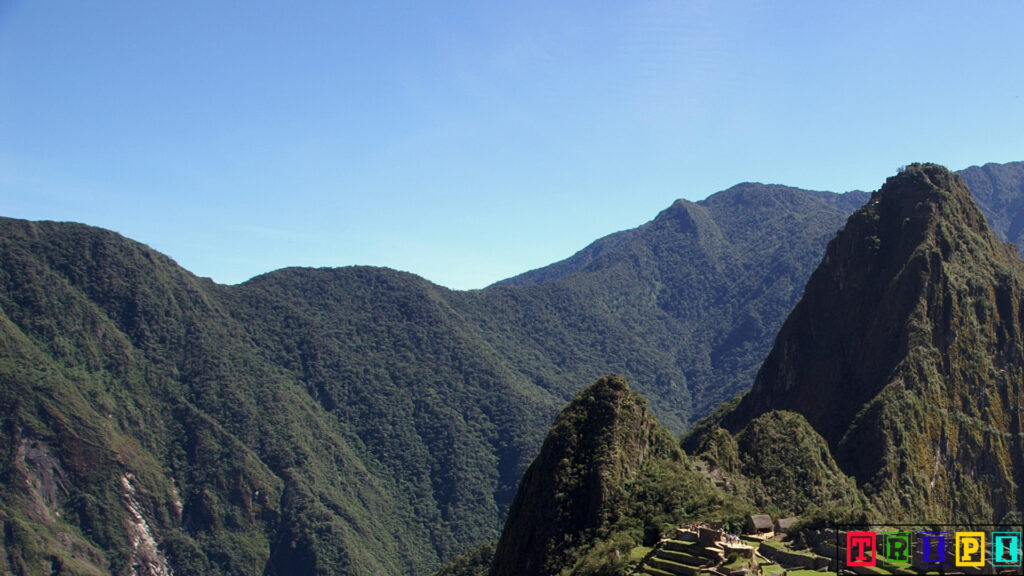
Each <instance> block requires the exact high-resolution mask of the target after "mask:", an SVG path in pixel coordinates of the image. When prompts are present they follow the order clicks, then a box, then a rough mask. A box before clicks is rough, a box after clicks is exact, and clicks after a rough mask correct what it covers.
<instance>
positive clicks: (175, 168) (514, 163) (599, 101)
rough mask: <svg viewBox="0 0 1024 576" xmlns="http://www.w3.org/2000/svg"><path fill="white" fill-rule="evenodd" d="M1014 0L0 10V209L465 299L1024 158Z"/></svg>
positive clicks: (240, 274)
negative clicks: (797, 205) (399, 281)
mask: <svg viewBox="0 0 1024 576" xmlns="http://www.w3.org/2000/svg"><path fill="white" fill-rule="evenodd" d="M1022 22H1024V2H1021V1H1019V0H1013V1H1010V2H998V1H993V2H935V1H928V2H913V1H906V2H904V1H900V2H891V1H888V2H868V1H856V2H822V1H820V0H815V1H808V2H786V1H766V2H753V1H751V2H740V1H727V0H715V1H708V2H701V1H673V2H667V1H666V2H630V1H610V2H593V1H588V2H551V1H543V2H515V3H511V2H510V3H499V2H490V1H487V2H448V1H431V2H424V1H420V0H417V1H414V2H397V1H394V2H392V1H383V2H382V1H367V2H341V1H331V2H328V1H323V2H302V1H292V2H283V1H274V2H271V1H264V0H247V1H245V2H242V1H234V0H213V1H211V0H201V1H191V0H185V1H183V0H175V1H173V2H171V1H138V0H130V1H129V0H125V1H113V0H111V1H102V0H101V1H96V2H82V1H79V0H66V1H60V0H46V1H38V0H31V1H30V0H24V1H19V0H0V215H3V216H10V217H16V218H28V219H33V220H38V219H47V220H71V221H77V222H85V223H87V224H92V225H96V226H102V227H105V228H110V229H113V230H116V231H118V232H120V233H122V234H124V235H126V236H128V237H131V238H133V239H135V240H138V241H140V242H143V243H146V244H148V245H150V246H152V247H153V248H155V249H157V250H160V251H161V252H164V253H166V254H168V255H169V256H171V257H172V258H174V259H175V260H176V261H177V262H178V263H179V264H181V265H182V266H184V267H186V268H188V269H189V270H191V271H192V272H194V273H196V274H198V275H200V276H209V277H212V278H213V279H214V280H216V281H218V282H222V283H237V282H241V281H244V280H246V279H247V278H249V277H251V276H254V275H257V274H260V273H263V272H267V271H270V270H273V269H276V268H280V267H284V266H291V265H301V266H344V265H349V264H373V265H380V266H389V267H392V268H397V269H401V270H408V271H411V272H415V273H417V274H419V275H421V276H424V277H426V278H428V279H429V280H432V281H434V282H437V283H439V284H442V285H445V286H449V287H453V288H479V287H483V286H485V285H487V284H489V283H491V282H494V281H496V280H499V279H501V278H504V277H507V276H511V275H514V274H516V273H518V272H522V271H525V270H528V269H531V268H536V267H539V266H543V265H545V264H549V263H551V262H554V261H557V260H560V259H562V258H565V257H567V256H570V255H571V254H572V253H574V252H575V251H576V250H578V249H580V248H582V247H584V246H585V245H586V244H588V243H589V242H591V241H593V240H595V239H597V238H599V237H601V236H604V235H606V234H609V233H612V232H615V231H617V230H622V229H627V228H632V227H635V226H638V225H640V224H642V223H644V222H645V221H648V220H650V219H651V218H653V217H654V216H655V215H656V214H657V212H658V211H659V210H661V209H664V208H665V207H667V206H668V205H670V204H671V203H672V201H673V200H674V199H676V198H687V199H691V200H698V199H701V198H704V197H706V196H708V195H709V194H712V193H714V192H716V191H719V190H722V189H725V188H728V187H729V186H731V185H733V184H736V183H739V182H743V181H759V182H769V183H781V184H788V185H791V186H798V187H802V188H811V189H819V190H832V191H846V190H852V189H863V190H873V189H876V188H877V187H878V186H880V185H881V183H882V182H883V181H884V179H885V178H886V177H887V176H889V175H891V174H893V173H895V172H896V170H897V168H898V167H899V166H900V165H903V164H907V163H910V162H914V161H933V162H939V163H942V164H945V165H947V166H949V167H950V168H953V169H961V168H965V167H967V166H970V165H974V164H983V163H986V162H1008V161H1013V160H1024V100H1022V97H1024V74H1022V73H1021V70H1022V69H1024V33H1022V32H1021V23H1022Z"/></svg>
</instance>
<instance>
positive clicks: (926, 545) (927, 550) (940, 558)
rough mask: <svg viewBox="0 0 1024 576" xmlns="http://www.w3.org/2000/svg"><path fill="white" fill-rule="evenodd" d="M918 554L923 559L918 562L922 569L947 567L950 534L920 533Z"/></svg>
mask: <svg viewBox="0 0 1024 576" xmlns="http://www.w3.org/2000/svg"><path fill="white" fill-rule="evenodd" d="M917 536H918V540H917V541H918V546H917V549H918V551H919V552H918V553H919V554H920V555H921V559H920V560H918V563H919V566H921V567H922V568H927V567H932V566H945V565H946V542H947V541H948V537H949V534H947V533H945V532H919V533H918V535H917Z"/></svg>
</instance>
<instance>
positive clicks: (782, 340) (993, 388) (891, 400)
mask: <svg viewBox="0 0 1024 576" xmlns="http://www.w3.org/2000/svg"><path fill="white" fill-rule="evenodd" d="M1021 273H1022V264H1021V261H1020V259H1019V257H1018V256H1017V254H1016V251H1015V250H1014V248H1013V246H1012V245H1009V244H1004V243H1002V242H1000V241H999V240H998V239H997V238H996V236H995V235H994V234H993V233H992V231H991V230H990V228H989V226H988V224H987V223H986V220H985V217H984V216H983V215H982V213H981V211H980V210H979V209H978V207H977V206H976V205H975V204H974V202H973V200H972V198H971V194H970V192H969V191H968V189H967V187H966V185H965V184H964V182H963V180H962V178H961V177H960V176H958V175H956V174H954V173H951V172H949V171H948V170H946V169H945V168H943V167H941V166H937V165H934V164H914V165H911V166H907V167H906V168H904V169H902V170H901V171H900V173H899V174H897V175H896V176H893V177H891V178H889V179H888V181H887V182H886V183H885V185H884V186H883V187H882V188H881V190H879V191H878V192H876V193H875V194H873V195H872V197H871V199H870V200H869V201H868V203H867V204H866V205H865V206H864V207H862V208H861V209H860V210H858V211H857V212H856V213H854V214H853V216H851V217H850V219H849V221H848V222H847V224H846V227H845V228H844V229H843V230H842V231H840V232H839V233H838V235H837V236H836V237H835V238H834V239H833V240H832V241H831V243H830V244H829V245H828V249H827V251H826V255H825V257H824V260H823V261H822V263H821V265H820V266H819V267H818V269H817V270H816V271H815V272H814V273H813V274H812V276H811V279H810V281H809V282H808V284H807V288H806V290H805V292H804V295H803V298H802V299H801V300H800V302H799V303H798V304H797V306H796V307H795V308H794V310H793V311H792V313H791V314H790V316H789V318H788V319H787V320H786V322H785V324H784V325H783V328H782V330H781V331H780V333H779V335H778V337H777V339H776V342H775V346H774V348H773V349H772V351H771V353H770V354H769V355H768V358H767V359H766V360H765V362H764V364H763V365H762V367H761V369H760V371H759V372H758V375H757V378H756V380H755V382H754V386H753V388H752V389H751V390H750V392H749V393H748V394H747V395H746V396H745V397H744V398H743V399H742V400H741V401H740V403H739V404H738V406H736V408H735V409H734V410H732V411H731V412H728V413H726V414H725V415H724V416H723V417H722V419H721V422H722V424H723V425H724V426H725V428H727V429H729V430H730V431H732V432H738V431H739V430H740V429H742V428H743V427H744V426H745V425H746V423H747V422H749V421H750V420H752V419H754V418H756V417H757V416H759V415H761V414H765V413H767V412H770V411H775V410H791V411H794V412H797V413H799V414H801V415H802V416H803V417H804V418H806V419H807V421H808V422H809V423H810V424H811V426H812V427H813V428H814V429H815V430H816V431H817V432H818V433H819V434H821V436H822V437H824V439H825V440H826V442H827V443H828V446H829V447H830V449H831V451H832V453H833V454H834V455H835V457H836V460H837V462H838V464H839V465H840V467H841V468H842V469H843V470H844V472H846V473H847V474H850V475H852V476H854V477H855V478H856V479H857V482H858V484H859V485H861V486H864V485H865V484H866V485H867V487H868V488H867V490H868V493H869V494H870V493H874V495H875V496H874V499H875V504H876V505H877V506H878V508H879V510H881V511H882V512H883V513H885V514H887V515H888V516H889V517H890V518H893V519H896V518H903V519H907V520H913V521H921V520H934V521H940V520H946V521H952V520H960V519H963V520H970V521H975V522H980V521H984V520H990V521H999V520H1003V519H1005V518H1007V517H1012V516H1013V515H1014V514H1019V511H1020V507H1021V500H1020V496H1019V494H1018V493H1017V486H1019V485H1020V483H1021V481H1022V480H1024V477H1022V472H1024V446H1022V443H1021V418H1022V411H1024V407H1022V403H1021V401H1022V398H1021V395H1022V388H1024V384H1022V382H1024V336H1022V334H1021V329H1022V327H1024V310H1022V301H1024V287H1022V282H1021V280H1022V278H1021Z"/></svg>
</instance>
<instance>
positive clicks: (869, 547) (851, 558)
mask: <svg viewBox="0 0 1024 576" xmlns="http://www.w3.org/2000/svg"><path fill="white" fill-rule="evenodd" d="M846 565H847V566H874V565H875V533H874V532H847V533H846Z"/></svg>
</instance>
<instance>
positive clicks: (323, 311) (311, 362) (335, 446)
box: [0, 163, 1024, 575]
mask: <svg viewBox="0 0 1024 576" xmlns="http://www.w3.org/2000/svg"><path fill="white" fill-rule="evenodd" d="M1022 166H1024V164H1020V163H1017V164H1008V165H987V166H984V167H982V168H972V169H968V170H966V171H964V172H963V173H962V174H963V177H964V179H965V180H966V181H967V183H968V185H969V186H970V187H971V189H972V191H975V197H976V198H977V200H978V203H979V205H980V206H981V208H982V210H983V211H984V212H985V215H986V216H987V218H988V221H989V222H991V225H992V228H993V230H994V231H995V233H996V234H997V235H999V237H1000V238H1001V239H1002V240H1010V241H1014V242H1017V244H1018V246H1021V238H1022V233H1024V226H1022V222H1024V217H1022V216H1021V214H1024V208H1022V207H1021V204H1020V203H1021V201H1024V200H1022V198H1024V168H1022ZM868 200H869V195H868V194H866V193H860V192H851V193H847V194H842V195H839V194H832V193H825V192H810V191H804V190H798V189H794V188H787V187H783V186H766V185H760V184H741V185H738V186H736V187H733V188H731V189H729V190H726V191H723V192H720V193H718V194H715V195H713V196H711V197H709V198H708V199H706V200H704V201H701V202H696V203H695V202H688V201H684V200H679V201H677V202H675V203H674V204H672V206H670V207H669V208H668V209H666V210H665V211H663V212H662V213H660V214H659V215H658V216H657V217H656V218H655V219H653V220H652V221H651V222H649V223H647V224H645V225H643V226H641V227H639V228H637V229H634V230H629V231H625V232H620V233H617V234H613V235H611V236H609V237H606V238H603V239H601V240H598V241H597V242H595V243H594V244H592V245H590V246H588V247H587V248H585V249H583V250H582V251H580V252H579V253H577V254H576V255H575V256H573V257H571V258H569V259H567V260H565V261H563V262H560V263H557V264H554V265H552V266H549V267H546V268H542V269H540V270H536V271H532V272H527V273H525V274H522V275H520V276H517V277H514V278H511V279H509V280H506V281H504V282H500V283H498V284H496V285H494V286H491V287H488V288H486V289H483V290H475V291H468V292H456V291H451V290H447V289H445V288H443V287H440V286H436V285H433V284H431V283H429V282H427V281H425V280H423V279H421V278H419V277H416V276H414V275H412V274H407V273H402V272H396V271H393V270H387V269H381V268H369V267H352V268H342V269H298V268H293V269H284V270H279V271H276V272H272V273H269V274H265V275H263V276H259V277H256V278H254V279H252V280H250V281H248V282H245V283H243V284H241V285H238V286H222V285H217V284H215V283H213V282H211V281H209V280H206V279H202V278H197V277H195V276H194V275H192V274H191V273H189V272H188V271H186V270H183V269H182V268H180V267H179V266H177V265H176V264H175V263H174V262H173V261H172V260H171V259H169V258H167V257H166V256H164V255H161V254H159V253H156V252H155V251H153V250H151V249H149V248H148V247H146V246H144V245H141V244H139V243H136V242H133V241H131V240H129V239H126V238H123V237H121V236H119V235H117V234H115V233H112V232H109V231H105V230H101V229H96V228H91V227H88V226H84V225H80V224H68V223H52V222H26V221H18V220H3V221H2V222H0V312H2V315H0V379H2V381H3V383H4V385H3V387H2V388H0V419H2V421H3V427H4V435H3V438H2V439H0V476H2V492H0V522H2V524H3V529H4V535H5V536H4V539H3V544H2V546H3V548H2V550H0V569H2V570H4V571H10V572H13V573H16V574H18V573H25V574H36V573H48V574H49V573H81V574H106V573H117V574H120V573H127V572H131V571H134V572H135V573H138V574H168V573H170V572H171V571H172V570H173V572H175V573H178V574H193V573H195V574H268V575H270V574H409V573H413V574H426V573H429V572H430V571H431V570H433V569H435V568H437V567H438V566H439V565H440V563H441V562H443V561H446V560H447V559H449V558H451V557H452V556H453V555H455V554H457V553H459V552H462V551H464V550H466V549H467V548H468V547H470V546H471V545H472V544H474V543H476V542H481V541H487V540H493V539H494V538H496V537H497V535H498V533H499V530H500V527H501V525H502V522H503V519H504V515H505V512H506V510H507V509H508V507H509V506H510V505H511V504H512V501H513V496H514V494H515V491H516V487H517V485H518V484H519V481H520V478H521V477H522V475H523V473H524V471H525V470H526V469H527V466H528V464H529V463H530V461H531V460H533V458H534V456H535V455H536V454H537V451H538V449H540V447H541V442H542V440H543V438H544V434H545V432H546V431H547V428H548V426H549V424H550V423H551V421H552V418H553V417H554V416H555V413H556V411H557V410H558V409H559V408H560V407H562V406H563V405H564V404H565V403H566V402H567V401H569V400H570V399H572V398H573V397H574V396H575V395H576V393H577V392H578V390H579V387H580V385H581V383H586V382H592V381H594V380H596V379H597V378H599V377H600V376H601V375H603V374H606V373H617V374H621V375H623V376H624V377H625V378H627V379H628V380H629V381H630V382H631V383H633V386H634V387H635V389H636V390H638V391H640V392H642V393H643V394H644V395H646V396H647V398H648V399H649V402H650V411H651V413H652V414H654V415H657V417H658V419H659V420H660V421H661V422H663V423H665V425H666V426H667V427H668V429H669V430H670V431H671V432H675V433H680V432H683V431H684V430H687V429H688V428H689V427H690V426H692V424H693V423H694V422H696V421H697V420H698V419H700V418H701V417H704V416H706V415H708V414H709V413H711V412H712V411H713V410H714V409H715V408H716V407H717V406H718V405H720V404H721V403H722V402H723V401H726V400H729V399H730V398H732V397H734V396H735V395H737V394H739V393H741V392H743V391H745V390H746V389H747V388H748V387H749V386H750V383H751V382H753V381H754V376H755V374H756V373H757V370H758V367H759V366H760V365H761V362H762V361H763V360H764V358H765V355H766V354H768V351H769V349H770V347H771V345H772V341H773V339H774V338H775V335H776V333H777V332H778V330H779V328H780V326H782V325H783V320H784V319H785V317H786V314H787V313H788V312H789V311H790V309H791V308H792V307H793V305H794V304H795V303H796V301H797V299H798V298H799V297H800V294H801V292H802V291H803V288H804V285H805V283H806V282H807V280H808V278H809V277H810V276H811V271H812V270H813V268H814V266H815V265H816V264H817V263H818V261H819V260H820V259H821V256H822V254H823V253H824V246H825V244H826V242H827V241H828V239H829V238H831V237H832V236H833V234H834V233H835V230H837V229H838V228H839V227H840V226H841V225H842V222H843V221H844V220H845V219H846V217H847V216H848V215H849V214H850V213H851V212H853V211H854V210H855V209H856V208H858V207H859V206H860V205H862V204H864V203H865V202H867V201H868ZM880 238H881V237H880ZM880 242H881V240H880ZM996 302H997V304H998V299H997V300H996ZM996 309H997V310H1001V309H999V308H998V305H997V307H996ZM999 313H1000V314H1001V313H1002V312H1001V311H1000V312H999ZM979 342H986V343H987V342H989V341H988V340H984V339H982V340H979ZM994 342H995V343H996V345H998V344H999V343H1000V342H1003V341H1002V340H999V339H998V337H996V340H994ZM986 345H988V344H986ZM762 372H763V369H762ZM760 381H761V380H760V379H759V380H758V382H760ZM759 386H765V385H764V384H761V385H759ZM753 414H754V412H750V415H751V416H752V415H753ZM725 428H729V427H728V426H726V427H725ZM725 428H723V429H725ZM733 428H735V427H733ZM823 436H824V437H825V438H826V439H827V440H829V441H830V442H831V441H835V438H832V437H831V436H828V435H823ZM830 446H831V444H830ZM836 446H838V444H836ZM670 452H671V451H670ZM669 458H671V456H669ZM843 458H845V456H844V457H841V458H839V460H837V461H839V462H841V463H844V464H846V463H847V462H848V460H844V459H843ZM1007 502H1010V501H1009V500H1007ZM989 504H991V503H989ZM61 571H63V572H61Z"/></svg>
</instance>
